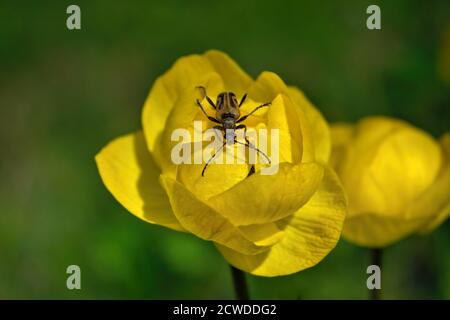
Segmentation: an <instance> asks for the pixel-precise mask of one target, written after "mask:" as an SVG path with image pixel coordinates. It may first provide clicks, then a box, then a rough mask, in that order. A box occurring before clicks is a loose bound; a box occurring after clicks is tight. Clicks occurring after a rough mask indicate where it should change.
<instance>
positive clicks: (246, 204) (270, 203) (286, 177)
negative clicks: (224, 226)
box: [208, 163, 323, 226]
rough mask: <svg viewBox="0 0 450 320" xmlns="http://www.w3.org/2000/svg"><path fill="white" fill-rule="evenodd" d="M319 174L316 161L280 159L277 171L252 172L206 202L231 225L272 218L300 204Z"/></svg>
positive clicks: (303, 202)
mask: <svg viewBox="0 0 450 320" xmlns="http://www.w3.org/2000/svg"><path fill="white" fill-rule="evenodd" d="M322 176H323V167H322V166H320V165H319V164H316V163H300V164H297V165H292V164H288V163H281V164H280V167H279V171H278V173H277V174H274V175H261V174H259V173H256V174H253V175H251V176H250V177H248V178H246V179H245V180H244V181H242V182H240V183H239V184H237V185H235V186H234V187H233V188H231V189H229V190H227V191H225V192H224V193H222V194H219V195H217V196H215V197H212V198H210V199H209V201H208V203H209V204H210V206H211V207H213V208H215V209H216V210H217V211H218V212H220V213H221V214H222V215H223V216H224V217H226V218H227V219H228V220H229V221H230V222H231V223H232V224H233V225H235V226H243V225H250V224H263V223H268V222H273V221H277V220H280V219H282V218H285V217H287V216H289V215H291V214H293V213H294V212H296V211H297V210H298V209H299V208H300V207H301V206H303V205H304V204H305V203H306V202H307V201H308V200H309V199H310V197H311V196H312V195H313V194H314V192H316V190H317V188H318V187H319V185H320V181H321V180H322Z"/></svg>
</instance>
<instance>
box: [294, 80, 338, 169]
mask: <svg viewBox="0 0 450 320" xmlns="http://www.w3.org/2000/svg"><path fill="white" fill-rule="evenodd" d="M288 89H289V94H290V96H291V98H292V100H293V101H294V102H295V103H296V104H297V105H298V106H300V108H302V109H303V110H304V112H305V114H306V117H307V118H308V120H309V123H310V124H311V134H312V139H313V143H314V151H315V159H316V161H318V162H319V163H322V164H326V163H328V159H329V158H330V154H331V138H330V129H329V127H328V124H327V122H326V121H325V118H324V117H323V116H322V114H321V113H320V112H319V110H317V109H316V108H315V107H314V106H313V104H312V103H311V102H310V101H309V100H308V99H307V98H306V97H305V95H304V94H303V92H302V91H300V90H299V89H298V88H296V87H289V88H288Z"/></svg>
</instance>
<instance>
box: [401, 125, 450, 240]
mask: <svg viewBox="0 0 450 320" xmlns="http://www.w3.org/2000/svg"><path fill="white" fill-rule="evenodd" d="M441 146H442V150H443V161H442V162H443V165H442V169H441V172H440V174H439V176H438V177H437V179H436V181H435V182H434V183H433V185H432V186H431V187H430V188H428V190H427V191H426V192H425V193H424V194H423V195H422V196H421V197H420V198H419V199H418V200H417V201H415V202H414V204H413V205H412V206H411V208H410V211H409V212H408V213H409V215H411V216H417V215H419V214H425V215H430V216H432V217H433V219H432V220H431V222H429V223H428V224H427V225H426V226H425V227H424V228H423V230H422V232H423V233H427V232H431V231H433V230H434V229H436V228H437V227H438V226H439V225H440V224H441V223H443V222H444V221H445V220H446V219H447V218H448V216H449V215H450V133H446V134H445V135H443V136H442V138H441Z"/></svg>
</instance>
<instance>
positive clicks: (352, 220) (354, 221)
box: [342, 213, 427, 248]
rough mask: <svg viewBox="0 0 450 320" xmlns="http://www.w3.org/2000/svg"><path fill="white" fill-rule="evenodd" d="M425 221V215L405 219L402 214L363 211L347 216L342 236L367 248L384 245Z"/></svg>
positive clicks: (414, 229)
mask: <svg viewBox="0 0 450 320" xmlns="http://www.w3.org/2000/svg"><path fill="white" fill-rule="evenodd" d="M426 221H427V217H417V218H415V219H412V218H411V219H407V218H405V217H404V216H385V215H378V214H375V213H365V214H361V215H356V216H350V214H349V215H348V216H347V219H346V220H345V223H344V229H343V230H342V235H343V237H344V238H345V239H346V240H348V241H350V242H353V243H355V244H357V245H360V246H364V247H369V248H383V247H386V246H388V245H390V244H392V243H394V242H396V241H398V240H400V239H402V238H404V237H406V236H407V235H410V234H412V233H414V232H415V231H416V230H417V229H418V228H419V227H420V226H421V225H423V224H424V223H425V222H426Z"/></svg>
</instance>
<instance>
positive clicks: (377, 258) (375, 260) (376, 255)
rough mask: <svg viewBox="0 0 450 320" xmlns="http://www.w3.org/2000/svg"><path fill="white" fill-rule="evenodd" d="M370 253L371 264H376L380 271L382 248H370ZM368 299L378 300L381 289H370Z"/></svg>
mask: <svg viewBox="0 0 450 320" xmlns="http://www.w3.org/2000/svg"><path fill="white" fill-rule="evenodd" d="M371 254H372V265H377V266H378V267H380V271H381V269H382V266H381V264H382V260H383V251H382V249H378V248H375V249H372V250H371ZM370 299H371V300H380V299H381V289H373V290H370Z"/></svg>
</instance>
